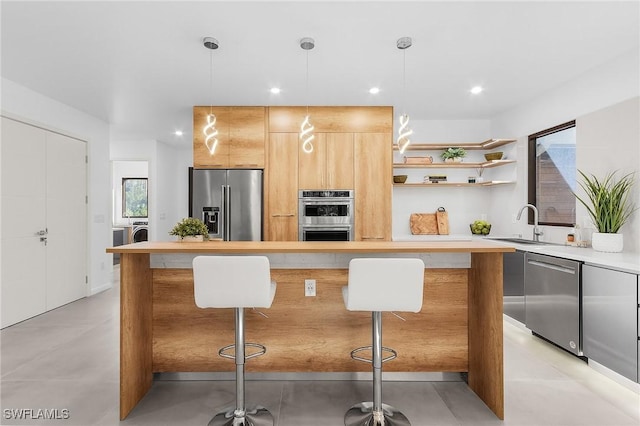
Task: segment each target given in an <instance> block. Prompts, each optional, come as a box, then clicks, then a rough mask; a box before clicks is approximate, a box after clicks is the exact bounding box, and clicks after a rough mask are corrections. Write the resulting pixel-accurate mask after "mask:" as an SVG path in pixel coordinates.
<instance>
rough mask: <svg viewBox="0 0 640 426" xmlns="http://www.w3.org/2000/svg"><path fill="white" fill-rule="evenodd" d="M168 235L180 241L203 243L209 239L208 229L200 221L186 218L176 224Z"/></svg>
mask: <svg viewBox="0 0 640 426" xmlns="http://www.w3.org/2000/svg"><path fill="white" fill-rule="evenodd" d="M169 235H176V236H178V237H180V240H181V241H204V240H208V239H209V229H208V228H207V225H205V224H204V222H203V221H201V220H200V219H195V218H192V217H186V218H184V219H182V220H181V221H180V222H178V223H176V225H175V226H174V227H173V229H172V230H171V231H170V232H169Z"/></svg>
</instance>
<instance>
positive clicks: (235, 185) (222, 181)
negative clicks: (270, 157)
mask: <svg viewBox="0 0 640 426" xmlns="http://www.w3.org/2000/svg"><path fill="white" fill-rule="evenodd" d="M262 175H263V172H262V170H223V169H215V170H213V169H194V168H193V167H190V168H189V216H190V217H195V218H200V219H202V221H203V222H204V223H205V224H206V225H207V227H208V228H209V237H210V238H222V239H223V240H225V241H261V240H262Z"/></svg>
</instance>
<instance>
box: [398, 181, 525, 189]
mask: <svg viewBox="0 0 640 426" xmlns="http://www.w3.org/2000/svg"><path fill="white" fill-rule="evenodd" d="M508 183H515V182H513V181H510V180H493V181H488V182H482V183H466V182H438V183H394V184H393V186H408V187H421V188H424V187H426V186H429V187H438V186H496V185H505V184H508Z"/></svg>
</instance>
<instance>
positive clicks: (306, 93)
mask: <svg viewBox="0 0 640 426" xmlns="http://www.w3.org/2000/svg"><path fill="white" fill-rule="evenodd" d="M306 53H307V70H306V76H307V79H306V80H307V81H306V87H305V96H306V98H307V115H309V50H307V51H306Z"/></svg>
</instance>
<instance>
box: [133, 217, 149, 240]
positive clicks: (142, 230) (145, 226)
mask: <svg viewBox="0 0 640 426" xmlns="http://www.w3.org/2000/svg"><path fill="white" fill-rule="evenodd" d="M148 235H149V222H133V229H132V230H131V242H132V243H139V242H141V241H148V239H149V237H148Z"/></svg>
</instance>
